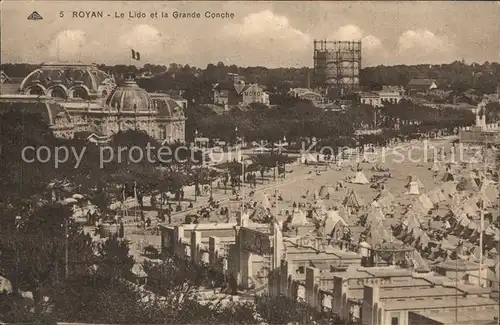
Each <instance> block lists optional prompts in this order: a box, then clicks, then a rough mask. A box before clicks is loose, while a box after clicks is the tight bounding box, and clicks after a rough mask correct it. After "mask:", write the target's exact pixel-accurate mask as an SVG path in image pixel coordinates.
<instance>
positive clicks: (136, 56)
mask: <svg viewBox="0 0 500 325" xmlns="http://www.w3.org/2000/svg"><path fill="white" fill-rule="evenodd" d="M132 59H134V60H137V61H139V60H140V59H141V54H140V53H139V52H136V51H134V50H132Z"/></svg>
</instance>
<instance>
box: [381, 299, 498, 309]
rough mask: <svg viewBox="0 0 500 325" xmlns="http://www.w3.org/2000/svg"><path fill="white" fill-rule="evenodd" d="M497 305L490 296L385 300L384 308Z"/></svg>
mask: <svg viewBox="0 0 500 325" xmlns="http://www.w3.org/2000/svg"><path fill="white" fill-rule="evenodd" d="M487 306H491V307H495V306H498V302H497V301H495V300H493V299H490V298H482V297H468V298H460V299H439V298H434V299H425V300H397V301H386V302H384V309H385V310H386V311H391V310H420V309H437V308H467V307H487Z"/></svg>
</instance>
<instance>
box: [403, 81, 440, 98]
mask: <svg viewBox="0 0 500 325" xmlns="http://www.w3.org/2000/svg"><path fill="white" fill-rule="evenodd" d="M436 88H438V84H437V81H436V80H435V79H418V78H417V79H412V80H410V82H409V83H408V86H407V91H408V93H410V94H416V93H428V92H429V91H431V90H433V89H436Z"/></svg>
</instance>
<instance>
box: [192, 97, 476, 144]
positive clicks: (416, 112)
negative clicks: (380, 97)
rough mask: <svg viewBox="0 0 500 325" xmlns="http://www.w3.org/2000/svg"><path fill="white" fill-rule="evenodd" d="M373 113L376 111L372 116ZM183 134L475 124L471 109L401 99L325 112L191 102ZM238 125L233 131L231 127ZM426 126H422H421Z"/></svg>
mask: <svg viewBox="0 0 500 325" xmlns="http://www.w3.org/2000/svg"><path fill="white" fill-rule="evenodd" d="M375 115H376V116H375ZM186 117H187V121H186V138H187V139H192V138H193V136H194V133H195V131H198V134H201V135H203V136H205V137H209V138H220V139H221V140H224V141H230V142H232V141H234V140H235V139H236V137H241V136H243V137H244V138H245V140H247V141H260V140H267V141H273V142H276V141H279V140H281V139H283V138H284V137H286V139H287V140H289V141H294V140H301V139H305V138H312V137H315V138H318V139H323V138H331V137H354V132H355V130H357V129H359V128H361V127H363V126H368V127H373V126H374V123H377V125H376V127H378V128H388V129H390V128H394V126H395V124H396V123H400V124H402V123H405V122H408V123H407V124H410V122H412V123H413V122H414V124H415V131H414V132H418V128H417V127H416V125H417V124H418V125H420V128H421V129H422V128H424V127H425V126H429V127H432V128H436V129H439V128H449V129H450V131H451V130H453V129H454V128H455V127H460V126H466V125H472V124H474V119H475V118H474V114H473V113H472V112H470V111H464V110H456V109H452V108H443V109H437V108H432V107H427V106H422V105H418V104H416V103H413V102H408V101H402V102H400V103H399V104H393V105H386V106H385V107H383V108H381V109H377V110H375V109H373V107H371V106H369V105H353V106H352V107H350V108H349V109H347V110H345V111H324V110H322V109H320V108H317V107H315V106H314V105H313V104H312V103H311V102H310V101H306V100H296V99H294V100H292V101H286V104H283V105H277V106H274V107H265V106H263V105H261V104H252V105H250V108H249V109H246V110H240V109H233V110H232V111H229V112H224V113H222V114H221V113H220V112H219V113H218V112H216V111H214V110H213V107H212V106H204V105H199V106H193V107H188V109H187V110H186ZM236 130H237V132H236ZM426 130H427V129H426Z"/></svg>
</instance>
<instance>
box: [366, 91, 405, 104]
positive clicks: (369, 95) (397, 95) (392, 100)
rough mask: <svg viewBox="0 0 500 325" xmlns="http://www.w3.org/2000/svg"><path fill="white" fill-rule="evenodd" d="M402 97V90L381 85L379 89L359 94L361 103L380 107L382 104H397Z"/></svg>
mask: <svg viewBox="0 0 500 325" xmlns="http://www.w3.org/2000/svg"><path fill="white" fill-rule="evenodd" d="M402 98H403V90H402V89H400V88H395V87H389V86H387V87H383V88H382V90H380V91H371V92H366V93H362V94H361V95H360V102H361V104H366V105H371V106H373V107H382V106H384V104H397V103H399V102H400V101H401V99H402Z"/></svg>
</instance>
